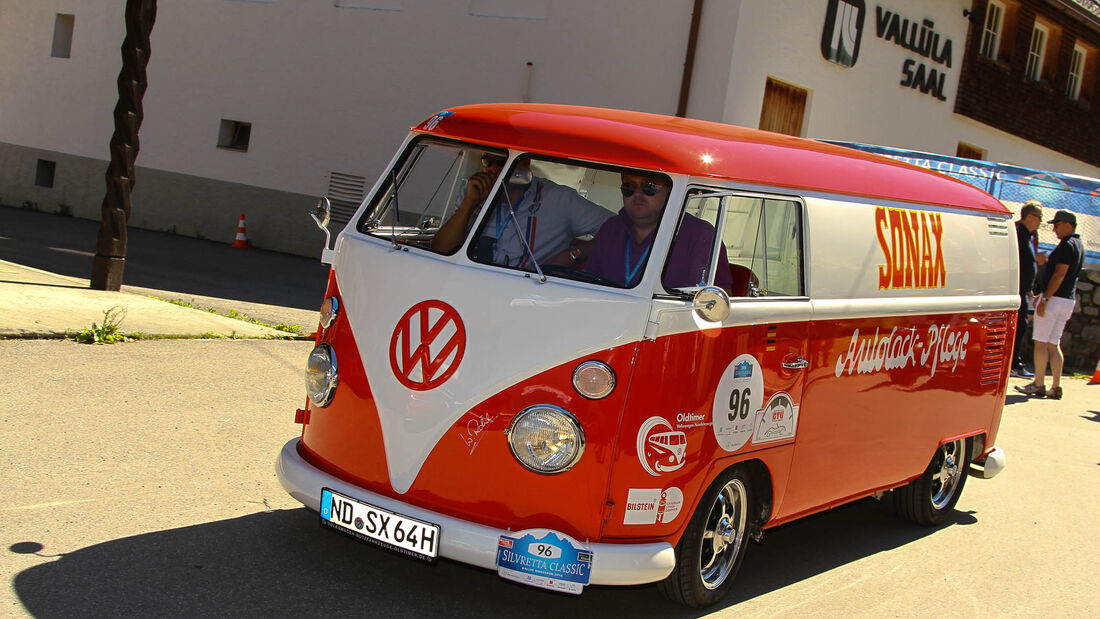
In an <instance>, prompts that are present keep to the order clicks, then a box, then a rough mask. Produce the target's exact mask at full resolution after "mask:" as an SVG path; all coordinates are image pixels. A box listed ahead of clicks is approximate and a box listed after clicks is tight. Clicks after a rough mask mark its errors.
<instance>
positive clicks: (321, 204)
mask: <svg viewBox="0 0 1100 619" xmlns="http://www.w3.org/2000/svg"><path fill="white" fill-rule="evenodd" d="M331 212H332V203H331V202H329V201H328V198H327V197H325V198H321V199H320V200H318V201H317V206H315V207H313V210H312V211H310V213H309V216H310V217H312V218H313V221H315V222H317V227H318V228H320V229H322V230H327V229H328V218H329V214H330V213H331ZM326 245H327V243H326Z"/></svg>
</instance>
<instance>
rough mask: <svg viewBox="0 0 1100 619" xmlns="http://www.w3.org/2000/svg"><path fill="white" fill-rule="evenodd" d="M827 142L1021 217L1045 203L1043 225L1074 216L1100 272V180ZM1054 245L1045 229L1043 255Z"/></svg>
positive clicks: (1088, 257) (1088, 262)
mask: <svg viewBox="0 0 1100 619" xmlns="http://www.w3.org/2000/svg"><path fill="white" fill-rule="evenodd" d="M825 141H826V142H828V143H830V144H836V145H838V146H847V147H848V148H855V149H857V150H862V151H865V152H869V153H874V154H876V155H884V156H886V157H890V158H892V159H897V160H898V161H904V162H906V163H911V164H913V165H916V166H919V167H922V168H925V169H928V170H933V171H936V172H940V173H941V174H946V175H948V176H952V177H954V178H957V179H959V180H961V181H964V182H966V183H969V184H971V185H973V186H975V187H977V188H978V189H981V190H982V191H985V192H987V193H989V194H990V195H992V196H993V197H995V198H997V199H998V200H1000V201H1001V202H1003V203H1004V205H1005V206H1007V207H1008V208H1009V210H1011V211H1012V212H1013V213H1016V214H1017V215H1019V213H1020V208H1021V207H1023V205H1024V202H1027V201H1028V200H1038V201H1039V202H1042V203H1043V220H1044V221H1049V220H1050V219H1051V218H1052V217H1054V212H1055V211H1060V210H1065V211H1071V212H1073V213H1075V214H1076V215H1077V234H1080V235H1081V240H1082V241H1083V242H1084V244H1085V268H1092V269H1100V179H1096V178H1089V177H1087V176H1077V175H1076V174H1060V173H1057V172H1048V171H1045V170H1036V169H1032V168H1023V167H1020V166H1014V165H1009V164H1004V163H993V162H989V161H978V160H975V159H963V158H961V157H949V156H947V155H937V154H935V153H923V152H920V151H913V150H904V149H900V148H889V147H886V146H872V145H869V144H856V143H853V142H838V141H833V140H825ZM1056 245H1058V237H1056V236H1055V235H1054V231H1053V230H1052V229H1051V228H1050V227H1049V226H1041V227H1040V228H1039V249H1040V251H1045V252H1048V253H1049V252H1050V251H1052V250H1053V249H1054V247H1055V246H1056Z"/></svg>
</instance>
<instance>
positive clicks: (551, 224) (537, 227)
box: [432, 154, 611, 269]
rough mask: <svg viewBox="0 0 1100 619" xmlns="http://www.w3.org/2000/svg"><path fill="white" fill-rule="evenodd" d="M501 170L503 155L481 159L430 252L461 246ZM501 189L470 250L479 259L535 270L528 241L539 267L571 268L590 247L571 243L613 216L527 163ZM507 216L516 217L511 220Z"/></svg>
mask: <svg viewBox="0 0 1100 619" xmlns="http://www.w3.org/2000/svg"><path fill="white" fill-rule="evenodd" d="M503 166H504V158H503V157H499V156H496V155H492V154H486V155H485V156H484V157H483V158H482V168H483V170H482V171H481V172H478V173H477V174H474V175H473V176H471V177H470V179H469V180H468V181H467V184H466V195H465V196H463V198H462V200H461V201H460V202H459V204H458V206H457V207H456V208H455V211H454V214H453V215H451V217H450V219H448V220H447V221H446V222H445V223H444V224H443V226H441V227H440V229H439V232H437V233H436V235H435V238H434V239H432V249H434V250H436V251H438V252H443V253H446V252H450V251H454V250H455V249H457V248H458V247H459V246H460V245H461V244H462V240H463V239H464V238H465V237H466V233H467V232H468V231H469V229H470V226H471V223H472V222H473V221H474V219H475V217H474V216H475V215H476V214H477V212H478V211H479V210H480V209H481V205H482V204H483V203H484V202H485V199H486V198H487V197H488V196H489V191H490V190H491V189H492V186H493V183H494V182H495V181H496V177H497V176H499V175H500V171H501V170H502V169H503ZM505 188H506V191H505V192H503V195H502V196H501V197H500V198H499V199H498V201H497V203H496V208H495V209H494V211H493V212H492V213H490V214H489V216H488V221H487V222H486V225H485V226H484V229H483V231H482V233H481V236H480V237H479V238H478V240H477V242H476V244H475V246H474V252H475V255H476V256H477V257H478V258H479V259H482V260H486V261H492V262H494V263H496V264H500V265H505V266H513V267H519V268H530V269H533V268H534V265H533V264H531V260H530V255H529V254H528V252H527V249H526V248H525V247H524V241H526V245H527V246H529V247H530V248H531V252H532V253H533V254H534V256H535V259H536V260H537V261H538V263H539V264H540V265H541V264H556V265H562V266H572V265H573V264H575V263H577V262H579V261H582V260H584V259H585V258H586V257H587V255H588V251H589V249H590V248H589V244H588V243H581V244H578V245H576V246H574V247H570V246H569V244H570V242H572V241H573V239H575V238H577V237H580V236H585V235H588V234H593V233H595V232H596V231H597V230H599V228H600V224H602V223H603V222H604V221H605V220H606V219H607V218H608V217H610V216H611V214H610V213H608V211H607V209H605V208H603V207H602V206H600V205H598V204H596V203H594V202H589V201H588V200H586V199H584V198H582V197H581V196H580V194H578V193H577V192H576V191H574V190H573V189H570V188H569V187H565V186H563V185H558V184H557V183H554V182H552V181H549V180H547V179H545V178H539V177H537V176H535V175H534V174H532V172H531V162H530V160H527V159H521V160H520V161H519V162H518V163H517V164H516V167H515V169H514V170H513V172H512V175H511V176H510V177H509V178H508V180H507V182H506V183H505ZM505 197H506V199H505ZM506 202H507V203H506ZM509 203H510V204H511V211H509V208H508V204H509ZM510 213H515V218H516V219H515V221H512V219H511V214H510ZM521 231H522V234H523V236H522V237H521V236H520V232H521Z"/></svg>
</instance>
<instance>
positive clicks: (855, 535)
mask: <svg viewBox="0 0 1100 619" xmlns="http://www.w3.org/2000/svg"><path fill="white" fill-rule="evenodd" d="M310 347H311V344H310V343H309V342H286V341H257V340H244V341H209V340H205V341H194V340H187V341H140V342H132V343H128V344H116V345H112V346H87V345H81V344H75V343H72V342H66V341H0V376H3V377H4V379H3V381H2V382H0V402H3V403H4V406H3V408H2V409H0V424H2V426H0V427H2V428H3V435H2V437H3V440H2V441H0V575H2V577H3V578H4V579H5V580H6V581H7V582H8V583H9V587H8V588H7V589H6V590H5V591H4V592H3V593H0V616H14V617H22V616H34V617H92V616H94V617H106V616H135V617H136V616H141V617H145V616H164V617H214V616H218V617H221V616H227V617H276V616H278V617H282V616H324V617H335V616H415V617H420V616H425V617H434V616H447V617H475V616H477V617H482V616H523V617H554V618H556V619H560V617H562V616H571V617H596V616H599V617H650V616H661V617H695V616H700V615H705V614H713V615H714V616H728V617H735V616H736V617H745V616H747V617H802V616H806V615H811V614H812V615H816V616H827V617H841V616H843V617H883V616H896V617H942V616H961V617H1003V616H1011V617H1052V616H1057V617H1086V616H1094V617H1095V616H1097V614H1098V612H1100V593H1098V592H1097V589H1096V587H1095V584H1094V579H1095V576H1094V571H1095V563H1096V558H1097V550H1096V549H1097V548H1100V532H1098V529H1097V527H1096V526H1095V523H1094V522H1093V518H1094V517H1095V516H1096V514H1098V513H1100V468H1098V464H1100V456H1098V455H1097V447H1096V446H1097V445H1098V444H1100V423H1098V422H1100V406H1098V405H1097V402H1100V397H1097V396H1098V395H1100V385H1088V384H1086V382H1085V381H1083V380H1081V379H1075V380H1072V381H1069V382H1067V384H1066V389H1065V390H1066V396H1065V399H1063V400H1062V401H1060V402H1055V401H1043V400H1038V401H1035V400H1033V401H1026V400H1024V399H1023V398H1022V397H1018V396H1009V400H1008V406H1007V407H1006V409H1005V414H1004V420H1003V423H1002V426H1001V432H1000V439H999V440H998V444H999V445H1000V446H1001V447H1003V448H1004V449H1005V450H1006V452H1007V454H1008V468H1007V469H1006V470H1005V472H1004V473H1002V474H1001V475H1000V476H999V477H998V478H996V479H994V480H990V481H984V480H979V479H973V478H972V479H970V480H969V481H968V482H967V485H966V488H965V490H964V492H963V495H962V499H961V501H960V502H959V506H958V511H956V513H955V516H954V518H953V519H952V521H951V522H950V523H949V524H948V525H947V526H944V527H942V528H938V529H923V528H917V527H914V526H912V525H909V524H906V523H905V522H902V521H901V520H900V519H898V518H897V517H895V516H894V515H893V513H892V512H891V511H890V510H889V509H888V508H887V507H886V505H884V504H879V503H875V502H874V501H871V500H867V501H860V502H857V503H854V504H851V505H848V506H844V507H841V508H838V509H835V510H833V511H830V512H827V513H824V514H820V515H817V516H814V517H811V518H809V519H806V520H803V521H800V522H796V523H793V524H790V525H786V526H783V527H780V528H778V529H775V530H772V531H769V532H768V533H767V534H766V536H765V538H764V541H763V542H762V543H761V544H753V545H752V546H751V547H750V548H749V554H748V556H747V558H746V561H745V564H744V567H743V569H742V571H741V575H740V577H739V580H738V583H737V585H738V586H737V588H736V589H735V591H734V592H733V595H731V596H730V597H729V598H728V599H727V600H726V602H725V603H724V604H723V605H721V606H719V607H717V608H714V609H710V610H709V611H708V613H695V612H689V611H685V610H683V609H680V608H678V607H676V606H673V605H672V604H670V603H668V602H666V601H665V600H664V599H663V598H662V597H661V596H660V594H659V593H658V592H657V590H656V588H655V587H652V586H644V587H631V588H625V589H624V588H606V587H590V588H589V589H588V590H587V591H585V593H584V594H583V595H582V596H580V597H573V596H568V595H566V594H552V593H547V592H543V591H540V590H535V589H530V588H527V587H524V586H522V585H518V584H513V583H509V582H505V581H503V580H502V579H500V578H499V577H498V576H497V575H496V574H495V573H493V572H490V571H485V570H480V569H475V568H470V567H467V566H463V565H459V564H455V563H451V562H448V561H441V562H439V563H437V564H435V565H431V566H429V565H424V564H421V563H419V562H416V561H412V560H409V559H406V558H404V557H400V556H397V555H394V554H390V553H387V552H384V551H380V550H377V549H374V548H371V547H366V546H364V545H361V544H359V543H357V542H355V541H353V540H350V539H347V538H344V537H342V536H339V535H338V534H336V533H333V532H330V531H327V530H322V529H321V528H320V527H319V526H318V522H317V517H316V515H315V514H313V513H312V512H309V511H307V510H305V509H304V508H302V507H300V505H299V504H297V503H296V502H295V501H294V500H292V499H291V498H289V497H288V496H287V495H286V494H285V493H284V492H283V490H282V489H281V487H280V486H279V484H278V481H277V479H276V478H275V475H274V472H273V462H274V458H275V455H276V453H277V451H278V449H279V448H280V447H281V446H282V444H283V443H284V442H285V441H286V440H288V439H289V438H291V437H293V436H295V435H297V433H298V426H295V425H294V423H293V422H292V420H293V412H294V409H295V408H296V407H298V406H301V405H302V403H303V401H304V399H303V388H302V366H303V364H304V361H305V358H306V355H307V354H308V352H309V350H310ZM1015 382H1019V381H1015Z"/></svg>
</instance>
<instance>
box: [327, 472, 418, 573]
mask: <svg viewBox="0 0 1100 619" xmlns="http://www.w3.org/2000/svg"><path fill="white" fill-rule="evenodd" d="M321 525H322V526H325V527H329V528H332V529H335V530H337V531H340V532H341V533H346V534H348V535H351V536H352V537H354V538H356V539H359V540H361V541H364V542H368V543H371V544H375V545H378V546H382V547H384V548H389V549H391V550H395V551H397V552H400V553H401V554H404V555H408V556H410V557H415V558H417V559H423V560H425V561H431V560H433V559H435V558H436V557H438V556H439V525H437V524H432V523H430V522H425V521H423V520H417V519H415V518H409V517H408V516H402V515H401V514H397V513H394V512H391V511H390V510H388V509H382V508H381V507H377V506H375V505H371V504H370V503H364V502H362V501H360V500H358V499H353V498H351V497H349V496H345V495H343V494H340V493H338V492H333V491H332V490H329V489H328V488H322V489H321Z"/></svg>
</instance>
